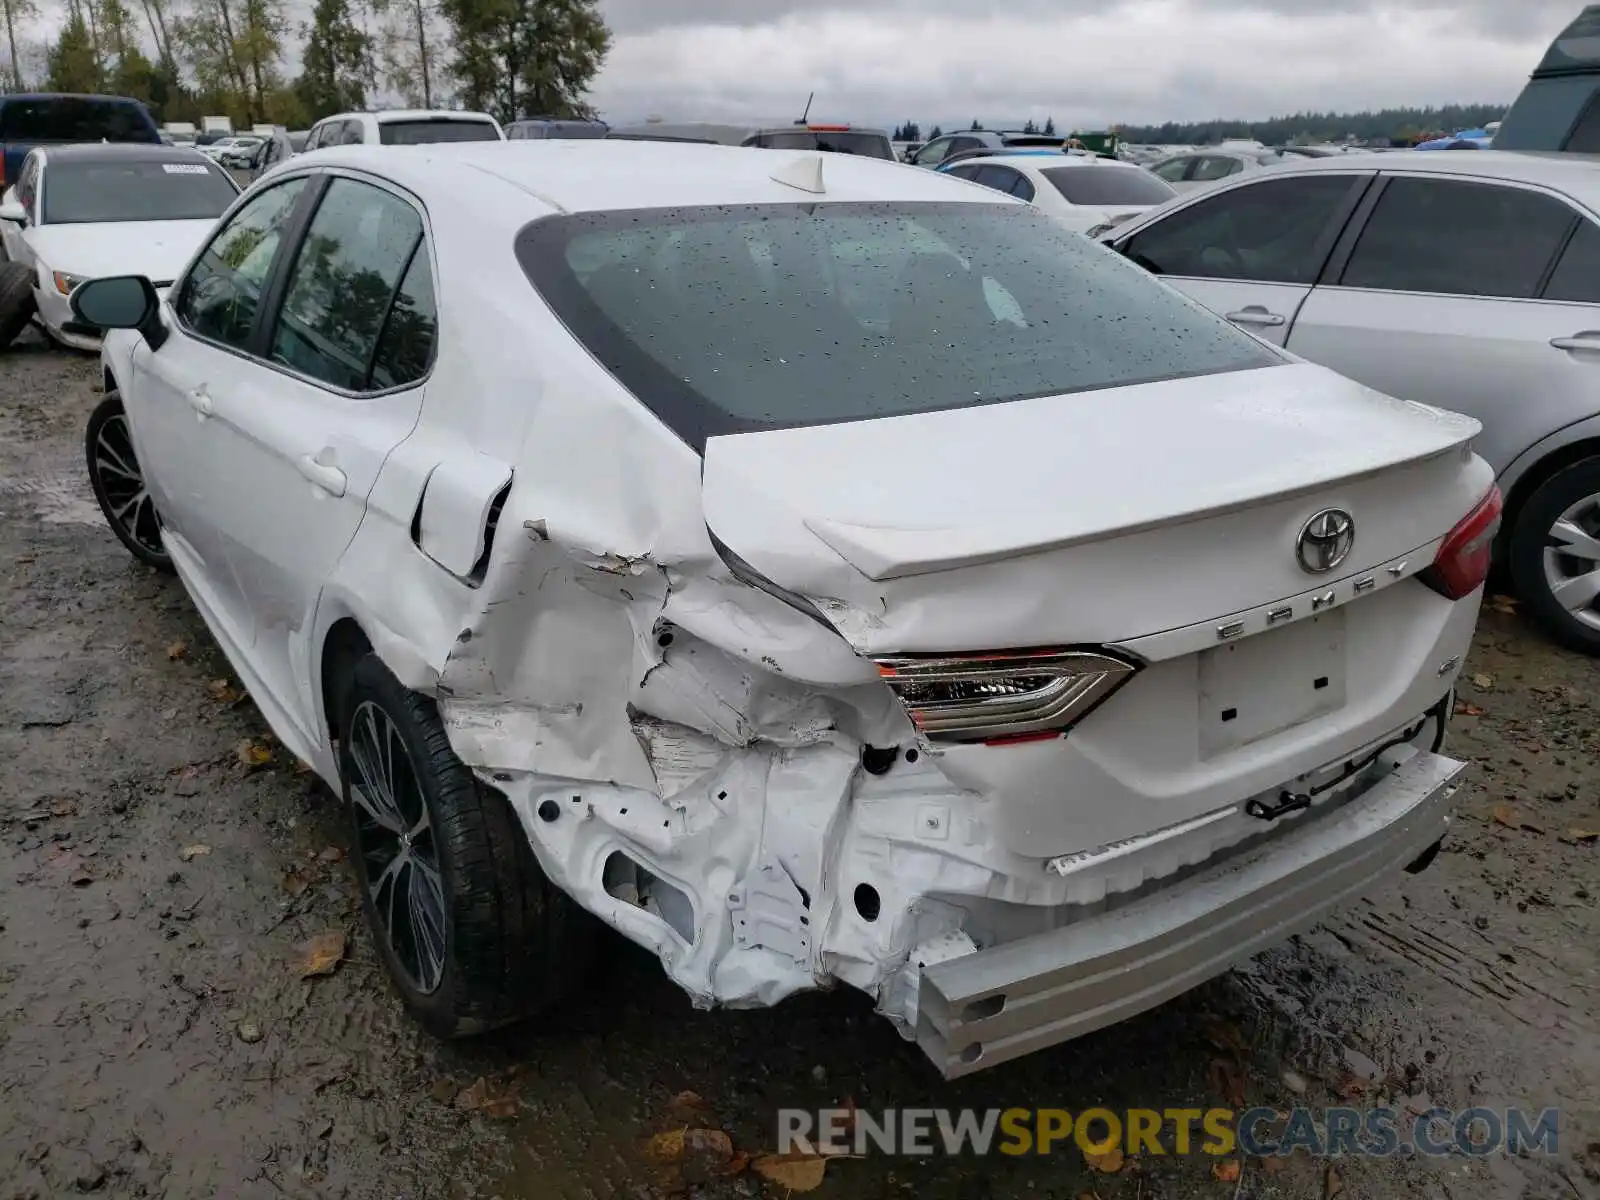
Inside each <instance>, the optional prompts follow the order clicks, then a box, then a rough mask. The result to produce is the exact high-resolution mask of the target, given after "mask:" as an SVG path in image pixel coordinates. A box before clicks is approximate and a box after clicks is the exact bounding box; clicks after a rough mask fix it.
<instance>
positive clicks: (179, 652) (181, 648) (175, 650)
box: [167, 638, 189, 662]
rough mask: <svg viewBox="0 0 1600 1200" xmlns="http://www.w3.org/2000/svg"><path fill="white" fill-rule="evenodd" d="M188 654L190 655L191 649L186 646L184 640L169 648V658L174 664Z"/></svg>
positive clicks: (179, 640)
mask: <svg viewBox="0 0 1600 1200" xmlns="http://www.w3.org/2000/svg"><path fill="white" fill-rule="evenodd" d="M187 653H189V647H188V646H187V645H185V644H184V641H183V639H182V638H179V639H178V640H177V641H175V642H173V643H172V645H170V646H168V647H167V657H168V658H169V659H171V660H172V661H173V662H177V661H178V659H180V658H182V657H183V656H184V655H185V654H187Z"/></svg>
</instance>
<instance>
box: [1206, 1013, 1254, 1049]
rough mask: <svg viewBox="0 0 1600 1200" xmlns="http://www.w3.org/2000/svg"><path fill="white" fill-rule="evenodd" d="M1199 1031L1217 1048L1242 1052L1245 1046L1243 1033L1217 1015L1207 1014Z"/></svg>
mask: <svg viewBox="0 0 1600 1200" xmlns="http://www.w3.org/2000/svg"><path fill="white" fill-rule="evenodd" d="M1201 1032H1202V1033H1203V1034H1204V1035H1205V1039H1206V1041H1208V1042H1210V1043H1211V1044H1212V1045H1213V1046H1215V1047H1216V1048H1217V1049H1218V1050H1232V1051H1235V1052H1242V1051H1243V1050H1244V1049H1245V1048H1246V1046H1245V1040H1244V1035H1243V1034H1242V1033H1240V1032H1239V1030H1238V1028H1237V1027H1236V1026H1235V1025H1233V1024H1232V1023H1231V1022H1229V1021H1224V1020H1223V1019H1222V1018H1221V1017H1218V1016H1208V1017H1207V1018H1206V1019H1205V1022H1204V1025H1203V1027H1202V1030H1201Z"/></svg>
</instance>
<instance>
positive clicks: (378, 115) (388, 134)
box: [302, 108, 506, 153]
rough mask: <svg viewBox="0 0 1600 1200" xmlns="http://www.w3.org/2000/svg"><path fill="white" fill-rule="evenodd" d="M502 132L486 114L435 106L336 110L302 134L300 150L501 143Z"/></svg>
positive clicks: (498, 124) (496, 122) (496, 123)
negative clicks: (351, 111) (362, 111)
mask: <svg viewBox="0 0 1600 1200" xmlns="http://www.w3.org/2000/svg"><path fill="white" fill-rule="evenodd" d="M505 140H506V135H505V133H504V131H503V130H501V128H500V122H498V121H496V120H495V119H494V118H493V117H491V116H490V115H489V114H488V113H481V112H451V111H449V110H447V109H438V108H397V109H392V110H390V111H388V112H365V113H339V114H338V115H336V116H332V117H324V118H323V119H322V120H320V121H318V122H317V123H316V124H315V125H313V126H312V127H311V132H310V133H309V134H307V135H306V144H305V147H304V149H303V150H302V153H304V152H305V151H309V150H326V149H327V148H328V147H329V146H418V145H422V144H424V143H427V142H503V141H505Z"/></svg>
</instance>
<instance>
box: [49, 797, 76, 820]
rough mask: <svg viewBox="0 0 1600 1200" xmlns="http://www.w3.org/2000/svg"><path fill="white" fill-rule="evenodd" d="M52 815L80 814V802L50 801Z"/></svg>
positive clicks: (70, 815)
mask: <svg viewBox="0 0 1600 1200" xmlns="http://www.w3.org/2000/svg"><path fill="white" fill-rule="evenodd" d="M50 815H51V816H52V817H75V816H77V815H78V802H77V801H76V800H52V801H51V802H50Z"/></svg>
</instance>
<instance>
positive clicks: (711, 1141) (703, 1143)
mask: <svg viewBox="0 0 1600 1200" xmlns="http://www.w3.org/2000/svg"><path fill="white" fill-rule="evenodd" d="M683 1152H684V1154H686V1155H693V1156H694V1157H696V1158H699V1159H703V1160H709V1161H710V1162H713V1163H715V1164H716V1165H718V1166H721V1165H722V1164H723V1163H725V1162H727V1161H728V1160H729V1159H730V1158H732V1157H733V1139H732V1138H731V1137H729V1136H728V1135H727V1134H725V1133H723V1132H722V1130H720V1129H689V1130H686V1131H685V1132H684V1135H683Z"/></svg>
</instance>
